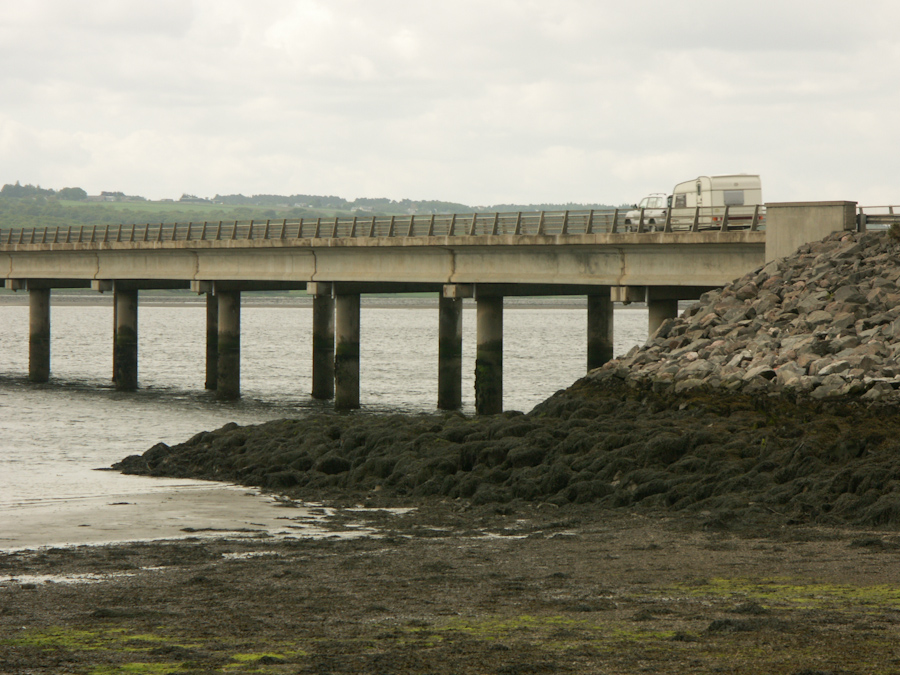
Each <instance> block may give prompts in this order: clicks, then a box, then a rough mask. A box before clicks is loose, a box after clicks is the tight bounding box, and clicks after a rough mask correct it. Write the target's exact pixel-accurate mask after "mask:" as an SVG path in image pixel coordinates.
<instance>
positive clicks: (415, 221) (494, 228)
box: [0, 206, 765, 246]
mask: <svg viewBox="0 0 900 675" xmlns="http://www.w3.org/2000/svg"><path fill="white" fill-rule="evenodd" d="M764 226H765V209H764V208H763V207H759V206H757V207H752V206H751V207H697V208H687V209H670V210H669V211H668V212H667V213H666V214H665V216H664V217H663V218H660V217H659V216H652V217H651V214H649V213H643V212H638V211H636V210H634V209H624V208H623V209H594V210H583V211H533V212H504V213H499V212H498V213H475V214H443V215H412V216H371V217H360V216H353V217H347V216H338V217H334V218H301V219H299V220H298V219H292V220H288V219H283V220H271V219H270V220H264V221H263V220H249V221H240V220H237V221H217V222H202V223H193V222H191V223H143V224H136V223H134V224H127V225H126V224H122V225H78V226H61V227H56V226H51V227H35V228H8V229H0V246H9V245H18V244H74V243H79V244H85V243H86V244H100V243H110V242H163V241H223V240H225V241H227V240H250V239H322V238H325V239H331V238H346V237H349V238H361V237H458V236H477V235H519V236H522V235H566V234H573V235H574V234H601V233H617V232H638V233H642V232H654V231H663V232H675V231H700V230H726V231H727V230H736V229H750V230H757V229H761V228H763V227H764Z"/></svg>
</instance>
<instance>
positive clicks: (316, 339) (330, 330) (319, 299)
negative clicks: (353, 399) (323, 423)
mask: <svg viewBox="0 0 900 675" xmlns="http://www.w3.org/2000/svg"><path fill="white" fill-rule="evenodd" d="M312 331H313V334H312V342H313V343H312V354H313V363H312V396H313V398H317V399H329V398H334V377H335V375H334V372H335V371H334V368H335V356H334V296H333V295H331V294H327V295H325V294H323V295H314V296H313V328H312ZM358 331H359V322H358V321H357V332H358ZM358 337H359V336H358V335H357V356H358V354H359V341H358ZM357 371H358V368H357ZM357 403H358V401H357Z"/></svg>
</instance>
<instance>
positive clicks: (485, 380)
mask: <svg viewBox="0 0 900 675" xmlns="http://www.w3.org/2000/svg"><path fill="white" fill-rule="evenodd" d="M476 303H477V310H476V313H477V326H476V333H477V342H478V344H477V347H476V352H475V412H476V414H478V415H495V414H497V413H500V412H503V298H502V297H478V298H477V299H476Z"/></svg>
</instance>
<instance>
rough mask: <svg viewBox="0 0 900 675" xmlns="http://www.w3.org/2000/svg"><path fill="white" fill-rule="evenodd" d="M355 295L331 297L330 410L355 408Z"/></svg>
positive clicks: (357, 294)
mask: <svg viewBox="0 0 900 675" xmlns="http://www.w3.org/2000/svg"><path fill="white" fill-rule="evenodd" d="M359 308H360V302H359V293H347V294H343V293H342V294H339V295H336V297H335V318H334V333H335V347H334V407H335V408H336V409H337V410H351V409H353V408H359Z"/></svg>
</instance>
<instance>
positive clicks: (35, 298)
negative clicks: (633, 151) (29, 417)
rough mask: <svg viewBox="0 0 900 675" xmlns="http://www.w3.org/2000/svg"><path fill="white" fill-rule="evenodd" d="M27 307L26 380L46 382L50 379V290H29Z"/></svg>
mask: <svg viewBox="0 0 900 675" xmlns="http://www.w3.org/2000/svg"><path fill="white" fill-rule="evenodd" d="M28 305H29V309H28V314H29V327H28V329H29V330H28V332H29V335H28V379H29V380H30V381H31V382H46V381H47V380H49V379H50V289H49V288H35V289H30V290H29V291H28Z"/></svg>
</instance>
